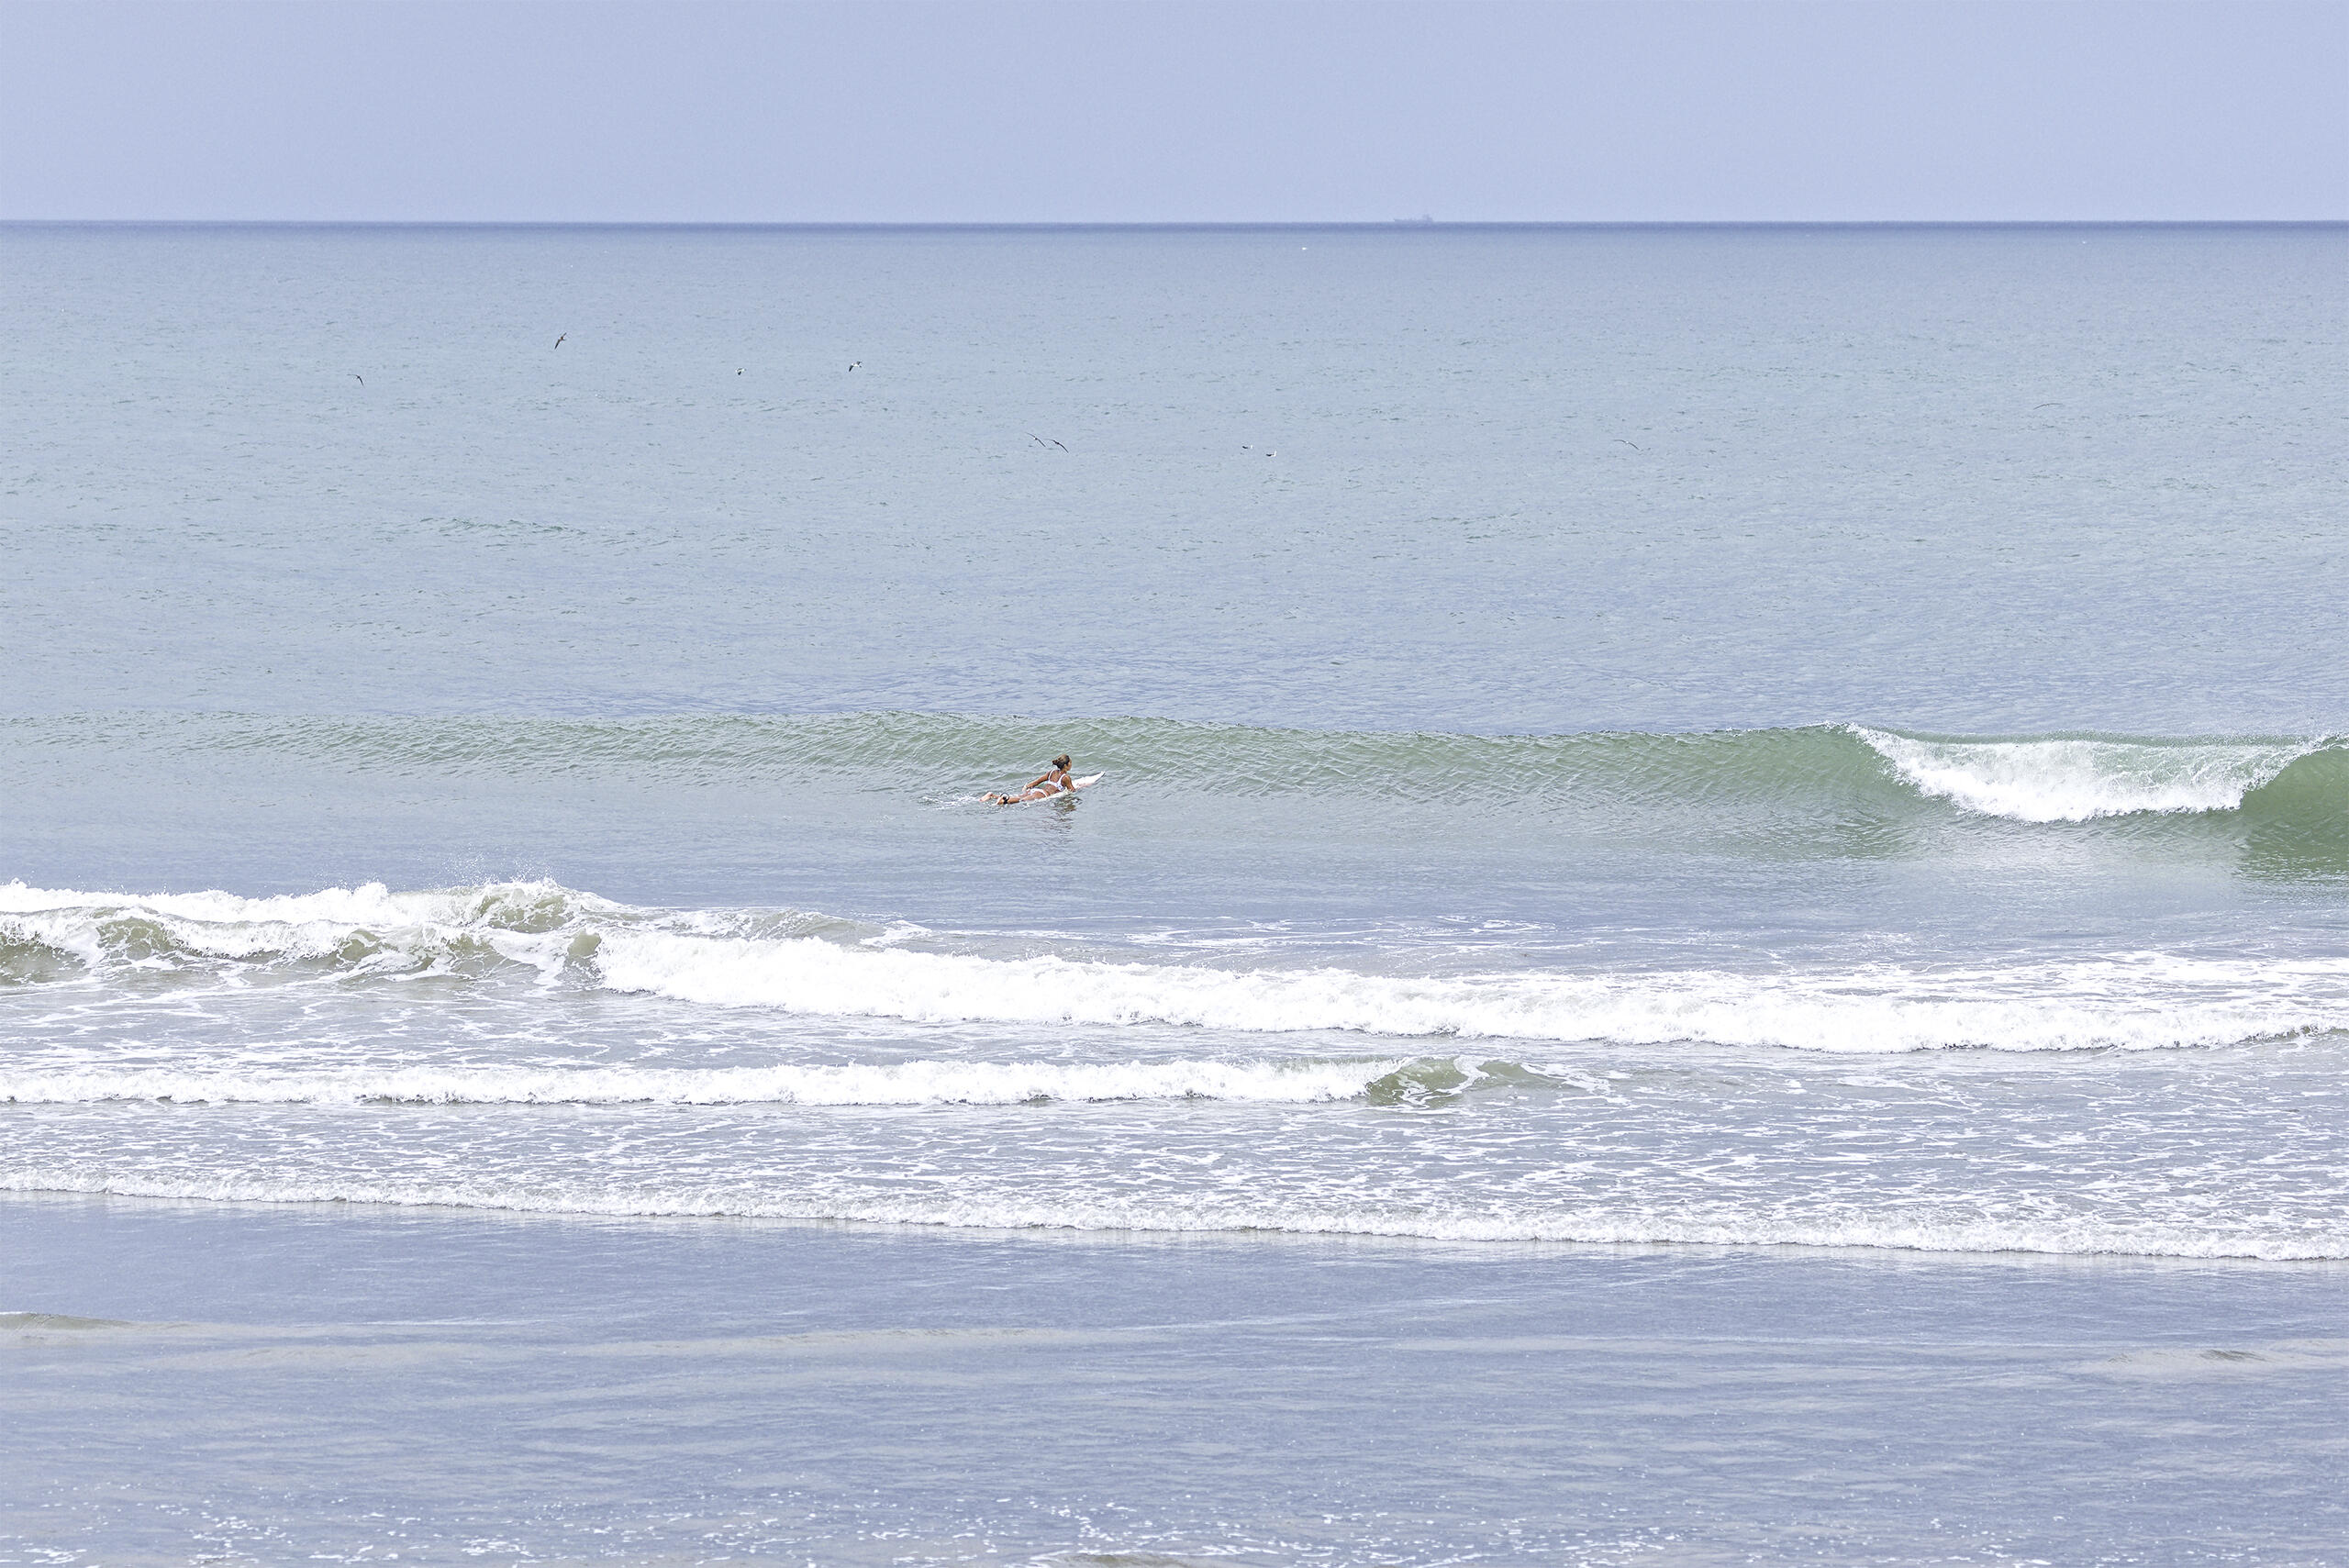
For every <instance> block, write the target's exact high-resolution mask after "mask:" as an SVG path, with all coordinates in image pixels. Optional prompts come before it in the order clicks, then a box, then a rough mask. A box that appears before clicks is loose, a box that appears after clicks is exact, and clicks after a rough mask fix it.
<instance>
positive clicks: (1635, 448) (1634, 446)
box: [1614, 436, 1640, 451]
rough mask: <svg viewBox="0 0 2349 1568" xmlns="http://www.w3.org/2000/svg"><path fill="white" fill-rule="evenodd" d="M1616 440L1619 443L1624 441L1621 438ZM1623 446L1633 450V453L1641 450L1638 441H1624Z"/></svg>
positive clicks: (1618, 437)
mask: <svg viewBox="0 0 2349 1568" xmlns="http://www.w3.org/2000/svg"><path fill="white" fill-rule="evenodd" d="M1614 439H1616V440H1619V441H1623V438H1622V437H1620V436H1617V437H1615V438H1614ZM1623 444H1624V445H1625V446H1627V447H1629V448H1631V450H1633V451H1638V450H1640V443H1639V442H1637V441H1623Z"/></svg>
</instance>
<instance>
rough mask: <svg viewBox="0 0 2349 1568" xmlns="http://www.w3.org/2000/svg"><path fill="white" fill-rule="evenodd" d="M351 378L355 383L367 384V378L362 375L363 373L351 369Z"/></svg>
mask: <svg viewBox="0 0 2349 1568" xmlns="http://www.w3.org/2000/svg"><path fill="white" fill-rule="evenodd" d="M351 380H353V381H355V382H357V383H358V384H360V385H362V386H364V385H366V384H367V378H366V377H365V376H363V375H361V374H360V373H358V372H357V371H352V372H351Z"/></svg>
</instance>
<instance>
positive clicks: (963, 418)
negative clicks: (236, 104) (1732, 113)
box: [0, 225, 2349, 1565]
mask: <svg viewBox="0 0 2349 1568" xmlns="http://www.w3.org/2000/svg"><path fill="white" fill-rule="evenodd" d="M0 326H5V328H6V331H5V341H6V349H5V350H0V546H4V547H5V561H6V569H5V571H0V1102H5V1103H0V1354H5V1356H6V1362H4V1363H0V1364H5V1365H6V1367H7V1372H6V1377H5V1381H0V1416H5V1417H6V1419H5V1421H0V1425H5V1426H6V1429H7V1430H8V1433H9V1434H10V1435H5V1436H0V1458H5V1459H6V1463H5V1464H0V1562H52V1563H101V1562H103V1563H123V1562H141V1563H143V1562H189V1561H210V1562H283V1561H291V1560H318V1561H344V1562H353V1561H359V1560H361V1559H362V1558H363V1559H365V1560H368V1561H382V1560H387V1559H388V1558H389V1557H390V1556H391V1555H393V1554H395V1553H396V1554H397V1555H398V1556H399V1557H400V1558H401V1559H402V1560H404V1561H427V1562H707V1561H719V1560H732V1561H762V1562H767V1561H772V1562H844V1563H848V1562H872V1563H932V1562H938V1563H943V1562H1050V1563H1067V1564H1074V1563H1127V1564H1137V1565H1139V1564H1162V1565H1163V1564H1183V1563H1208V1562H1215V1563H1228V1562H1238V1563H1265V1564H1272V1563H1292V1562H1294V1563H1346V1564H1364V1565H1370V1564H1402V1563H1411V1564H1419V1563H1430V1564H1433V1563H1453V1562H1496V1563H1554V1562H1578V1563H1593V1564H1598V1563H1614V1562H1655V1563H1668V1564H1683V1563H1687V1564H1711V1563H1732V1562H1736V1563H1744V1562H1832V1563H1912V1562H1949V1563H2015V1562H2060V1563H2065V1564H2075V1563H2123V1562H2127V1563H2138V1562H2163V1563H2167V1562H2212V1563H2217V1562H2240V1563H2263V1564H2266V1563H2275V1564H2281V1563H2296V1564H2298V1563H2316V1562H2349V1549H2344V1548H2343V1546H2342V1545H2341V1543H2342V1541H2343V1540H2349V1504H2344V1502H2343V1498H2344V1497H2349V1427H2344V1425H2343V1422H2342V1420H2341V1417H2340V1411H2341V1410H2342V1408H2343V1398H2344V1397H2349V656H2344V650H2349V549H2344V543H2343V540H2344V535H2343V528H2342V521H2343V517H2344V516H2349V510H2345V509H2344V502H2349V417H2345V416H2344V413H2343V411H2344V410H2349V228H2343V227H2340V226H2287V227H2269V228H2260V227H2233V228H2230V227H2207V228H2206V227H2188V228H2113V227H2091V228H2065V227H2030V228H1932V227H1927V228H1718V229H1711V228H1658V229H1639V228H1493V229H1478V228H1452V227H1446V226H1437V227H1434V228H1427V227H1423V226H1417V225H1397V226H1393V227H1391V228H1231V229H1114V228H1113V229H1086V228H1074V229H1002V230H987V229H934V230H925V229H787V228H786V229H757V228H751V229H723V228H719V229H674V228H654V229H645V228H601V229H599V228H299V227H222V228H206V227H138V226H39V225H13V226H0ZM1062 751H1066V752H1068V753H1071V754H1072V755H1073V756H1074V760H1075V770H1074V771H1075V772H1076V773H1080V774H1084V773H1100V774H1101V775H1102V777H1101V779H1100V781H1099V783H1098V784H1097V785H1095V786H1093V787H1090V788H1088V789H1086V790H1085V791H1084V792H1083V793H1082V794H1081V795H1075V796H1073V797H1062V798H1059V799H1053V800H1047V801H1041V802H1037V803H1034V804H1030V805H1023V806H1010V807H999V806H991V805H989V804H987V803H986V801H985V795H987V794H988V793H989V792H991V791H998V790H1002V789H1005V788H1007V787H1010V786H1016V785H1019V784H1025V783H1026V782H1027V781H1028V780H1029V779H1030V778H1031V777H1033V776H1035V775H1036V774H1037V773H1040V772H1041V771H1042V768H1043V765H1044V762H1045V761H1046V759H1048V758H1050V757H1052V755H1054V754H1055V753H1056V752H1062Z"/></svg>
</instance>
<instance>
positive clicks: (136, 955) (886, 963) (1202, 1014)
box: [0, 883, 2349, 1053]
mask: <svg viewBox="0 0 2349 1568" xmlns="http://www.w3.org/2000/svg"><path fill="white" fill-rule="evenodd" d="M893 944H894V945H893ZM971 945H973V944H972V943H971V942H968V941H958V940H957V939H953V938H950V937H942V936H938V935H936V934H934V933H924V934H922V935H921V936H919V937H918V938H916V939H911V940H902V939H901V936H900V935H899V934H893V933H889V932H881V931H874V930H873V929H871V928H867V927H859V926H855V925H852V924H851V923H849V922H845V921H840V920H834V919H830V918H829V917H824V916H821V915H816V914H809V913H807V912H801V911H788V910H735V911H726V910H698V911H685V912H677V911H661V910H653V909H640V908H634V907H630V906H625V905H620V904H617V903H614V902H612V901H610V900H607V899H603V898H598V897H596V896H595V895H590V894H583V893H577V892H573V890H570V889H567V888H562V887H560V886H557V885H554V884H546V883H530V884H494V885H490V886H485V887H476V888H460V889H454V890H450V891H444V892H435V893H407V894H395V893H392V892H389V891H388V890H386V889H385V888H384V887H383V886H382V885H381V884H370V885H368V886H365V887H360V888H355V889H341V888H336V889H328V890H326V891H324V892H321V893H317V894H312V895H302V896H297V897H281V898H251V899H249V898H239V897H236V896H234V895H228V894H222V893H205V894H192V895H155V896H149V897H130V896H122V895H96V894H83V893H71V892H50V891H46V890H41V889H36V888H28V887H26V886H24V885H23V884H7V885H6V886H0V962H4V963H5V964H6V970H5V971H0V973H14V974H16V975H17V976H18V978H19V981H20V983H22V982H24V981H30V982H31V983H33V984H69V985H70V984H81V985H92V984H108V983H115V984H124V983H131V982H134V981H135V982H136V983H138V984H148V985H152V984H170V983H173V982H174V981H177V982H181V983H198V984H219V983H224V982H225V983H228V984H255V983H260V982H266V981H270V980H276V981H280V982H287V981H298V980H304V979H318V978H325V979H330V980H336V981H382V982H386V983H397V982H399V981H402V980H406V979H412V978H415V977H417V976H419V975H428V974H431V975H451V976H457V977H461V978H462V977H470V978H473V979H474V980H477V981H480V982H483V983H498V982H501V981H502V982H505V983H507V984H508V990H509V993H510V994H511V995H513V996H514V997H516V998H517V999H518V1000H525V1001H526V1000H527V998H528V996H529V995H530V992H529V989H528V987H530V986H555V985H569V986H573V987H586V988H600V989H604V990H608V991H616V992H626V993H634V994H640V995H651V996H657V997H662V998H667V999H670V1000H672V1001H676V1002H681V1003H686V1004H692V1005H696V1006H713V1007H723V1008H729V1009H760V1008H763V1009H770V1010H773V1011H775V1012H779V1013H791V1014H803V1015H814V1016H823V1017H837V1018H891V1019H902V1020H907V1021H909V1022H913V1023H917V1024H965V1023H978V1024H996V1025H1015V1026H1017V1025H1034V1026H1038V1027H1041V1028H1065V1027H1068V1026H1072V1025H1081V1026H1086V1027H1091V1028H1098V1029H1120V1028H1125V1027H1130V1026H1136V1025H1154V1026H1162V1027H1174V1028H1203V1029H1217V1030H1222V1031H1228V1032H1234V1033H1242V1034H1315V1033H1347V1034H1355V1035H1365V1036H1373V1037H1382V1038H1389V1039H1396V1040H1421V1039H1430V1038H1435V1039H1462V1040H1475V1039H1491V1040H1535V1041H1542V1040H1547V1041H1558V1042H1579V1041H1616V1042H1620V1043H1624V1044H1661V1043H1670V1042H1675V1041H1698V1042H1706V1043H1710V1044H1715V1045H1726V1046H1759V1047H1782V1048H1788V1049H1796V1050H1804V1051H1845V1052H1859V1053H1882V1052H1900V1051H1931V1050H1940V1049H1950V1048H1973V1049H1983V1050H1998V1051H2062V1050H2092V1049H2130V1050H2143V1049H2175V1048H2184V1047H2201V1046H2218V1045H2226V1044H2232V1043H2238V1042H2243V1041H2249V1040H2264V1039H2276V1038H2280V1037H2286V1036H2293V1035H2308V1034H2315V1033H2321V1032H2324V1031H2331V1030H2340V1029H2349V957H2343V958H2334V959H2308V960H2299V961H2283V960H2274V961H2266V960H2252V959H2232V960H2207V959H2195V958H2189V957H2181V956H2176V955H2169V954H2162V953H2145V952H2121V953H2113V954H2109V955H2103V956H2096V957H2085V958H2079V959H2074V960H2069V961H2065V962H2036V963H2030V964H2016V965H2011V966H2006V967H1998V968H1979V967H1977V968H1955V967H1941V968H1935V967H1929V966H1908V965H1897V964H1888V963H1887V964H1873V965H1863V966H1856V967H1852V968H1846V969H1839V970H1826V969H1817V968H1812V969H1783V970H1759V971H1753V972H1743V971H1735V970H1726V969H1699V968H1692V969H1678V970H1629V971H1623V970H1617V971H1602V972H1597V973H1545V972H1539V971H1536V972H1522V971H1520V972H1510V973H1489V974H1481V975H1467V976H1459V975H1453V976H1443V977H1426V976H1413V975H1407V974H1394V973H1364V972H1362V971H1359V970H1353V969H1341V968H1336V967H1320V968H1312V969H1296V968H1254V969H1250V968H1230V967H1214V966H1210V965H1208V964H1204V963H1168V962H1157V963H1141V962H1118V961H1115V960H1110V959H1105V958H1099V957H1093V956H1076V957H1070V956H1063V955H1061V954H1057V953H1046V954H1041V955H1036V956H1027V957H998V956H992V955H991V954H990V953H986V952H974V951H958V949H962V950H967V949H968V948H969V947H970V946H971ZM994 945H995V946H996V947H999V946H1000V940H999V939H998V940H996V943H995V944H994ZM515 984H519V985H521V986H522V987H524V989H522V990H519V991H515V990H513V986H514V985H515Z"/></svg>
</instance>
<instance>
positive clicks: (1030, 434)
mask: <svg viewBox="0 0 2349 1568" xmlns="http://www.w3.org/2000/svg"><path fill="white" fill-rule="evenodd" d="M1028 439H1030V440H1031V441H1033V442H1035V443H1036V444H1037V445H1038V446H1040V447H1059V448H1060V449H1061V450H1063V451H1066V450H1068V448H1067V447H1066V446H1065V445H1063V443H1061V442H1059V441H1048V440H1046V439H1044V438H1043V437H1041V436H1040V435H1038V434H1037V433H1036V432H1035V431H1033V430H1030V431H1029V432H1028Z"/></svg>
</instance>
